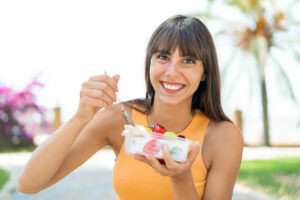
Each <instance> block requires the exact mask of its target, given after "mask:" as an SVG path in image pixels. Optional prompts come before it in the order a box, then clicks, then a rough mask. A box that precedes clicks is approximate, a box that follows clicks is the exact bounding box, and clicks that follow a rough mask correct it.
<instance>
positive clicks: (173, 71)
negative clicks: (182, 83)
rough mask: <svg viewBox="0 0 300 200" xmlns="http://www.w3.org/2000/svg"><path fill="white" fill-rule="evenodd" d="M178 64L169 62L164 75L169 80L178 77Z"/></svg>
mask: <svg viewBox="0 0 300 200" xmlns="http://www.w3.org/2000/svg"><path fill="white" fill-rule="evenodd" d="M180 73H181V72H180V64H179V63H177V62H170V65H169V66H168V69H167V71H166V75H167V77H169V78H173V77H178V76H179V75H180Z"/></svg>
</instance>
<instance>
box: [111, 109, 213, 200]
mask: <svg viewBox="0 0 300 200" xmlns="http://www.w3.org/2000/svg"><path fill="white" fill-rule="evenodd" d="M131 118H132V120H133V121H134V123H135V124H137V125H145V126H148V122H147V115H145V114H142V113H140V112H138V111H136V110H135V109H132V115H131ZM209 121H210V119H209V118H208V117H207V116H205V115H204V114H203V113H202V112H201V111H199V110H196V112H195V115H194V118H193V119H192V121H191V122H190V124H189V125H188V126H187V127H186V128H185V129H184V130H183V131H182V132H180V133H179V134H180V135H184V136H185V137H186V138H187V139H190V140H193V141H197V140H198V141H199V146H200V152H199V153H198V155H197V158H196V160H195V161H194V163H193V165H192V167H191V170H192V176H193V179H194V184H195V187H196V190H197V193H198V195H199V197H200V199H201V198H202V195H203V191H204V187H205V183H206V175H207V170H206V168H205V165H204V163H203V160H202V154H201V152H202V145H203V139H204V135H205V132H206V128H207V126H208V123H209ZM113 186H114V189H115V191H116V193H117V195H118V198H119V200H141V199H143V200H153V199H155V200H168V199H174V196H173V193H172V187H171V183H170V179H169V177H168V176H162V175H160V174H159V173H158V172H156V171H155V170H154V169H153V168H152V167H150V166H149V165H148V164H146V163H144V162H141V161H138V160H135V159H134V158H133V156H132V155H128V154H126V153H125V151H124V142H123V144H122V147H121V150H120V152H119V154H118V156H117V158H116V163H115V166H114V169H113Z"/></svg>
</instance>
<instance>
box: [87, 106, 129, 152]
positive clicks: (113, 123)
mask: <svg viewBox="0 0 300 200" xmlns="http://www.w3.org/2000/svg"><path fill="white" fill-rule="evenodd" d="M125 109H126V111H127V112H128V113H129V115H131V112H132V109H131V108H130V107H128V106H126V107H125ZM125 124H126V121H125V119H124V117H123V115H122V109H121V104H119V103H118V104H113V105H112V107H110V108H107V109H104V110H101V111H99V112H97V113H96V115H95V116H94V118H93V119H92V121H91V122H90V126H91V127H92V128H93V129H94V130H95V131H97V137H98V139H99V140H105V141H106V144H107V145H109V146H111V147H112V149H113V150H114V152H115V154H116V155H117V154H118V153H119V150H120V149H121V146H122V143H123V140H124V137H122V135H121V133H122V131H123V130H124V125H125Z"/></svg>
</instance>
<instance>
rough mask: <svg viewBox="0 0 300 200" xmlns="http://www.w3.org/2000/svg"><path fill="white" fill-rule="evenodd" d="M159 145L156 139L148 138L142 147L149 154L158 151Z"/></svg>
mask: <svg viewBox="0 0 300 200" xmlns="http://www.w3.org/2000/svg"><path fill="white" fill-rule="evenodd" d="M160 149H161V147H160V145H159V144H158V143H157V140H150V141H149V142H147V144H145V146H144V148H143V152H145V153H149V154H157V153H158V152H159V151H160Z"/></svg>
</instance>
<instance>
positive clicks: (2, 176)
mask: <svg viewBox="0 0 300 200" xmlns="http://www.w3.org/2000/svg"><path fill="white" fill-rule="evenodd" d="M8 180H9V173H8V172H7V171H5V170H3V169H2V168H0V190H1V189H2V187H3V186H4V184H5V183H6V182H7V181H8Z"/></svg>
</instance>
